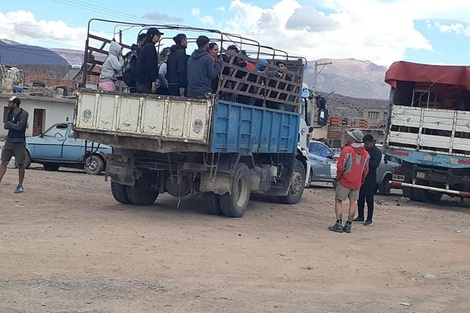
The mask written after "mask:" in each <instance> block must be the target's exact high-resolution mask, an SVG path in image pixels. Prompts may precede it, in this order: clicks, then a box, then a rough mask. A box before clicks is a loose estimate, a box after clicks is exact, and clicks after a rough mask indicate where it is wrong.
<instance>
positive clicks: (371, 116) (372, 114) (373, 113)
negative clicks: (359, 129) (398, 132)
mask: <svg viewBox="0 0 470 313" xmlns="http://www.w3.org/2000/svg"><path fill="white" fill-rule="evenodd" d="M379 115H380V114H379V112H368V113H367V117H368V118H375V119H377V118H379Z"/></svg>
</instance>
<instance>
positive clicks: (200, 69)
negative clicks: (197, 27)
mask: <svg viewBox="0 0 470 313" xmlns="http://www.w3.org/2000/svg"><path fill="white" fill-rule="evenodd" d="M196 43H197V46H198V48H197V49H196V50H194V52H193V53H192V54H191V57H190V58H189V60H188V97H193V98H204V97H207V96H208V95H210V94H211V93H212V87H211V86H212V80H213V79H214V78H216V77H217V76H218V75H219V74H220V71H221V69H222V66H223V60H222V59H219V60H217V61H214V60H213V59H212V58H211V56H210V55H209V53H208V50H209V38H208V37H206V36H199V37H198V38H197V40H196Z"/></svg>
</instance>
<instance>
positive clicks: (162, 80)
mask: <svg viewBox="0 0 470 313" xmlns="http://www.w3.org/2000/svg"><path fill="white" fill-rule="evenodd" d="M163 63H165V64H166V62H161V63H160V64H158V78H157V87H158V88H164V89H168V79H167V78H166V75H163V74H161V73H160V66H162V64H163ZM167 70H168V69H167ZM167 73H168V72H167Z"/></svg>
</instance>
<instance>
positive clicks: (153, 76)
mask: <svg viewBox="0 0 470 313" xmlns="http://www.w3.org/2000/svg"><path fill="white" fill-rule="evenodd" d="M162 35H163V33H162V32H160V31H159V30H158V29H157V28H155V27H151V28H149V29H148V30H147V36H146V38H145V43H144V44H143V46H142V47H141V48H140V50H139V55H138V57H137V62H136V68H135V83H136V87H137V92H138V93H147V94H150V93H155V92H156V91H157V78H158V53H157V50H156V49H155V44H156V43H158V42H159V41H160V38H161V36H162Z"/></svg>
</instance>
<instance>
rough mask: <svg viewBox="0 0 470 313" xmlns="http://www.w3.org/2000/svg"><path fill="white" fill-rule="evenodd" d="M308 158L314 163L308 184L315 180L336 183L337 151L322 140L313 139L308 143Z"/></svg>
mask: <svg viewBox="0 0 470 313" xmlns="http://www.w3.org/2000/svg"><path fill="white" fill-rule="evenodd" d="M308 158H309V160H310V162H311V164H312V166H311V169H310V176H309V179H308V182H307V186H310V185H311V184H312V183H313V182H330V183H333V184H334V183H335V178H336V160H337V158H336V157H335V153H334V152H333V150H331V149H330V148H329V147H328V146H327V145H326V144H324V143H323V142H321V141H316V140H311V141H310V142H309V144H308Z"/></svg>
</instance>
